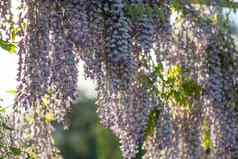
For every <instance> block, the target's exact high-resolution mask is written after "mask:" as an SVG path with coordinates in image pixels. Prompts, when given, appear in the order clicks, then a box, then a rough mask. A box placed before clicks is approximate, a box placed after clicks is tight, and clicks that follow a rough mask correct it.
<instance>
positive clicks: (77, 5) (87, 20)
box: [0, 0, 238, 159]
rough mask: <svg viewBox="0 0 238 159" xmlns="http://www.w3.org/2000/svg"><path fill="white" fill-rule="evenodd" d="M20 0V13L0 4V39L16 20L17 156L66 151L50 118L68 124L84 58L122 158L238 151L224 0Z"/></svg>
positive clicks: (216, 157) (234, 54)
mask: <svg viewBox="0 0 238 159" xmlns="http://www.w3.org/2000/svg"><path fill="white" fill-rule="evenodd" d="M19 3H20V6H21V7H20V9H21V12H20V14H19V16H18V17H19V19H18V21H14V20H12V17H13V11H12V10H11V5H12V4H11V0H3V1H1V2H0V23H1V26H0V31H1V33H2V34H0V38H1V39H3V40H9V39H11V38H12V35H11V31H12V30H14V29H12V26H18V27H20V29H19V31H18V33H17V36H19V39H20V40H19V43H18V46H19V50H18V57H19V64H18V65H19V69H18V78H17V79H18V87H17V96H16V103H15V105H14V112H13V115H12V122H13V128H14V131H13V132H12V135H11V141H12V143H11V144H12V145H13V146H16V147H19V148H22V149H23V150H22V152H21V155H20V158H22V159H25V158H28V157H29V156H35V157H36V158H39V159H46V158H47V159H54V158H60V152H59V150H58V149H57V148H56V147H55V144H54V141H53V136H52V135H53V132H54V126H53V125H54V124H53V123H59V124H62V125H64V126H66V127H67V126H68V124H69V123H67V114H68V113H69V112H70V109H71V105H72V103H73V102H74V100H75V99H77V76H78V74H77V71H78V70H77V67H78V63H79V62H82V63H84V68H85V69H84V71H85V77H86V78H90V79H92V80H94V81H96V83H97V88H96V91H97V101H96V104H97V113H98V116H99V118H100V122H101V124H102V125H103V126H104V127H105V128H108V129H110V130H112V132H113V133H114V135H116V136H117V137H118V139H119V141H120V144H121V151H122V155H123V158H125V159H135V158H137V157H138V155H142V156H143V158H144V159H160V158H161V159H205V158H208V159H235V158H236V157H237V156H238V134H237V133H238V125H237V103H238V102H237V101H238V99H237V98H238V97H237V90H238V71H237V70H238V51H237V49H236V47H235V44H234V40H233V39H232V36H231V33H230V32H229V30H228V29H224V28H220V26H219V22H218V21H219V20H221V19H219V17H218V16H219V14H217V11H218V10H219V8H217V7H216V6H217V5H218V6H219V4H220V3H222V2H220V1H219V2H218V1H215V0H214V1H213V2H212V3H211V6H210V7H204V6H198V4H191V3H189V2H187V1H180V0H174V1H172V0H164V1H156V0H150V1H145V0H44V1H42V0H21V1H19ZM227 3H228V2H227ZM213 5H214V6H213ZM214 17H215V18H214ZM204 123H206V124H207V125H204ZM205 126H207V127H208V128H207V129H206V132H204V131H205V130H204V127H205ZM204 134H205V136H206V135H207V134H208V135H207V136H206V140H209V142H207V141H205V139H204ZM206 143H209V144H206ZM204 145H205V146H204Z"/></svg>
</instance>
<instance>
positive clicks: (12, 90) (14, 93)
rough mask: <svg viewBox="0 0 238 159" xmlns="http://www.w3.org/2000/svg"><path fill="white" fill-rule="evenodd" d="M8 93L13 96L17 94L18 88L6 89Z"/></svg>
mask: <svg viewBox="0 0 238 159" xmlns="http://www.w3.org/2000/svg"><path fill="white" fill-rule="evenodd" d="M6 93H8V94H10V95H12V96H16V94H17V90H16V89H9V90H7V91H6Z"/></svg>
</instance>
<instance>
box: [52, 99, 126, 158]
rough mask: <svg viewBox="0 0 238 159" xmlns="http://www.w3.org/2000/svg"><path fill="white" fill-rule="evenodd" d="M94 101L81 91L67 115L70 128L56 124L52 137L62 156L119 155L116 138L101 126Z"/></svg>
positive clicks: (96, 156) (104, 156)
mask: <svg viewBox="0 0 238 159" xmlns="http://www.w3.org/2000/svg"><path fill="white" fill-rule="evenodd" d="M94 103H95V99H92V98H89V97H87V96H85V95H82V94H81V95H80V99H79V102H77V104H75V105H74V106H73V108H72V112H71V113H70V115H69V119H70V120H71V123H72V124H71V126H70V127H69V129H68V130H63V129H61V128H57V131H56V133H55V140H56V144H57V145H58V147H59V149H60V150H61V152H62V155H63V157H64V159H122V157H121V152H120V148H119V147H120V145H119V144H118V140H117V138H116V137H115V136H113V134H112V133H111V131H110V130H108V129H105V128H102V127H101V126H100V124H99V121H98V120H99V119H98V117H97V114H96V105H95V104H94Z"/></svg>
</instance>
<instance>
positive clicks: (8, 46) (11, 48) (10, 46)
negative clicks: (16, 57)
mask: <svg viewBox="0 0 238 159" xmlns="http://www.w3.org/2000/svg"><path fill="white" fill-rule="evenodd" d="M0 47H1V48H2V49H4V50H6V51H7V52H9V53H10V54H16V52H17V47H16V45H14V44H12V43H9V42H7V41H4V40H2V39H0Z"/></svg>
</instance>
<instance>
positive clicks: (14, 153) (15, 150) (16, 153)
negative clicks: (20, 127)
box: [10, 147, 21, 156]
mask: <svg viewBox="0 0 238 159" xmlns="http://www.w3.org/2000/svg"><path fill="white" fill-rule="evenodd" d="M10 151H11V152H12V153H13V155H15V156H19V155H21V150H20V149H19V148H16V147H10Z"/></svg>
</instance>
